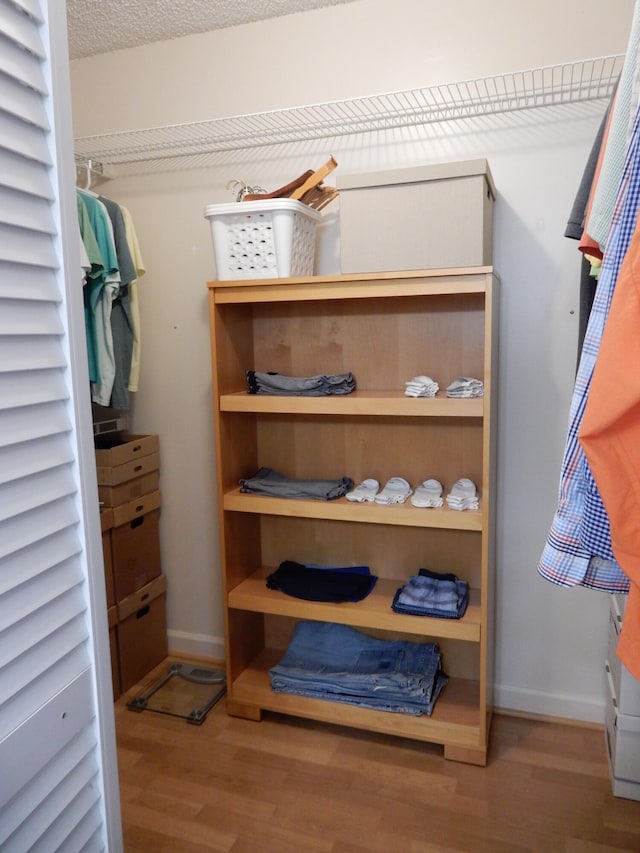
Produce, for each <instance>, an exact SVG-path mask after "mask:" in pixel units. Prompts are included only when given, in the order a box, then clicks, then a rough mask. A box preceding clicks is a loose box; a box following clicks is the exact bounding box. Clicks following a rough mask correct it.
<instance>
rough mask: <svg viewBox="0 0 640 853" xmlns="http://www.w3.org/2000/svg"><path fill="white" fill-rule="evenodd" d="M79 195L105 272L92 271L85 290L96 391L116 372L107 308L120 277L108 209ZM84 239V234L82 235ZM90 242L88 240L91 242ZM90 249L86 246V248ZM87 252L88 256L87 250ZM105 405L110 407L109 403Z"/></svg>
mask: <svg viewBox="0 0 640 853" xmlns="http://www.w3.org/2000/svg"><path fill="white" fill-rule="evenodd" d="M77 195H78V197H79V198H80V199H81V201H82V202H83V203H84V208H85V209H86V212H87V222H88V223H89V226H90V228H91V231H92V232H93V236H94V239H95V242H96V243H97V246H98V249H99V252H100V256H101V258H102V269H101V270H100V271H99V272H98V271H97V270H96V271H95V274H94V270H93V267H92V271H91V274H90V275H89V276H88V277H87V280H86V283H85V286H84V307H85V327H86V334H87V347H88V353H89V378H90V379H91V383H92V389H94V388H96V387H99V386H101V385H102V384H103V383H109V382H110V381H111V380H110V377H111V376H112V374H113V373H114V372H115V365H114V361H113V338H112V335H111V321H110V316H109V314H110V312H109V309H108V306H109V304H110V303H111V300H112V298H113V294H114V293H115V292H116V291H117V288H118V286H119V281H120V273H119V271H118V259H117V256H116V251H115V244H114V240H113V227H112V225H111V220H110V219H109V215H108V213H107V211H106V208H105V206H104V205H103V204H102V202H100V201H99V200H98V197H97V196H96V195H95V194H94V193H91V192H89V191H87V190H77ZM79 207H80V204H79ZM81 227H82V223H81ZM84 239H85V232H83V240H84ZM90 239H91V238H90V237H88V240H89V241H90ZM87 245H88V244H87V242H85V246H87ZM87 252H89V249H88V248H87ZM105 290H106V292H105ZM92 396H93V392H92ZM97 402H101V401H97ZM103 405H108V401H107V403H103Z"/></svg>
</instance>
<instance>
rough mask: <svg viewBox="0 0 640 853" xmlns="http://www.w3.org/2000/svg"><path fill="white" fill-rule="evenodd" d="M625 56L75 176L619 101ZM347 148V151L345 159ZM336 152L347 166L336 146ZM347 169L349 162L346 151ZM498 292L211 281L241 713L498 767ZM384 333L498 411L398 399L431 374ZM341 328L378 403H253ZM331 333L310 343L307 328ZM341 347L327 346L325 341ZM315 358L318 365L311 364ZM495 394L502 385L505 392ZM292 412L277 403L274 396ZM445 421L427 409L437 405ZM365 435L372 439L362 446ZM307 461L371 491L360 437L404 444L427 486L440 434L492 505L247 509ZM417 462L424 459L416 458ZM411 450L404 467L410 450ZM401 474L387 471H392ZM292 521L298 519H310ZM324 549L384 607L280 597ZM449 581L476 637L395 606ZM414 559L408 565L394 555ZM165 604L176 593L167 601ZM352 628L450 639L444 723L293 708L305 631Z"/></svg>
mask: <svg viewBox="0 0 640 853" xmlns="http://www.w3.org/2000/svg"><path fill="white" fill-rule="evenodd" d="M622 62H623V56H619V55H616V56H608V57H601V58H595V59H587V60H583V61H580V62H572V63H567V64H563V65H556V66H549V67H545V68H537V69H531V70H525V71H519V72H514V73H512V74H504V75H495V76H492V77H490V78H482V79H476V80H469V81H462V82H457V83H451V84H443V85H439V86H432V87H427V88H421V89H413V90H408V91H403V92H394V93H381V94H376V95H372V96H368V97H362V98H357V99H350V100H344V101H336V102H331V103H323V104H314V105H307V106H302V107H294V108H288V109H282V110H275V111H271V112H264V113H256V114H252V115H245V116H232V117H227V118H220V119H214V120H211V121H205V122H195V123H187V124H181V125H172V126H167V127H157V128H147V129H140V130H132V131H126V132H119V133H110V134H101V135H96V136H90V137H82V138H78V139H76V141H75V156H76V163H77V166H78V168H79V169H80V170H82V169H85V170H86V173H87V174H90V173H93V174H95V175H97V176H98V179H99V180H104V179H105V178H108V177H109V176H113V177H117V178H126V177H127V176H133V175H139V174H153V173H155V172H158V173H160V172H170V171H174V170H175V171H178V170H182V169H194V168H206V167H209V166H213V165H217V164H219V163H220V162H223V161H224V160H225V158H226V157H228V156H229V155H231V154H232V153H233V152H237V151H239V150H243V149H259V148H260V147H263V146H275V145H285V146H286V145H290V144H295V143H298V142H302V141H308V140H332V141H333V140H339V139H340V138H341V137H347V136H353V135H363V134H367V133H371V132H374V131H381V130H382V131H385V130H391V129H396V128H411V127H414V126H420V125H427V124H430V123H437V122H464V121H465V120H468V119H473V118H478V117H484V116H492V115H498V114H501V113H507V112H511V111H519V110H527V109H535V108H538V107H554V106H560V105H566V104H576V103H580V102H582V101H589V100H596V99H606V98H608V97H609V96H610V95H611V92H612V89H613V86H614V85H615V82H616V80H617V78H618V76H619V73H620V70H621V68H622ZM332 147H333V146H332ZM333 150H336V148H335V147H334V148H333ZM336 153H339V150H336ZM497 285H498V278H497V276H496V275H495V273H494V272H493V270H492V269H491V267H484V266H477V267H474V268H466V269H455V268H454V269H449V270H417V271H410V272H407V273H406V274H403V275H394V274H392V273H388V274H381V273H380V274H376V273H370V274H357V273H356V274H350V275H344V276H334V277H317V276H316V277H309V278H307V279H304V280H302V279H290V280H281V281H278V280H269V281H244V282H229V281H217V282H210V283H209V284H208V287H209V299H210V320H211V331H212V343H211V347H212V364H213V376H214V413H215V428H216V440H217V448H216V452H217V454H218V469H219V478H220V479H219V491H218V501H219V513H220V530H221V539H222V544H221V548H222V558H223V578H224V580H223V596H224V604H223V608H224V612H225V624H226V636H225V641H226V646H227V648H226V653H227V682H228V691H229V696H228V709H229V712H230V713H232V714H236V715H238V716H244V717H247V718H250V719H259V718H260V715H261V713H262V711H263V710H266V709H270V710H275V711H280V712H284V713H288V714H293V715H298V716H302V717H309V718H312V719H318V720H325V721H330V722H338V723H341V724H345V725H350V726H361V727H363V728H370V729H372V730H376V731H386V732H391V733H395V734H399V735H402V736H406V737H412V738H416V739H421V740H425V741H433V742H436V743H441V744H443V745H444V750H445V756H446V757H448V758H451V759H457V760H462V761H467V762H470V763H476V764H484V763H485V762H486V751H487V744H488V735H489V725H490V717H491V705H492V697H491V686H490V685H491V682H492V643H493V638H492V635H493V627H492V620H493V592H492V589H493V574H494V566H493V560H494V519H493V505H494V501H495V493H494V491H495V490H494V486H495V454H494V449H495V440H496V438H495V406H496V397H495V387H492V379H495V365H496V352H497V295H496V294H497ZM443 317H445V318H446V322H447V329H448V330H449V331H450V332H452V334H453V337H454V339H455V340H457V341H459V342H460V344H461V350H462V351H464V352H465V354H466V355H467V356H468V359H467V361H466V363H465V364H463V363H461V362H456V356H455V355H454V353H453V349H452V347H451V346H450V345H449V343H448V342H447V341H446V340H441V339H440V340H439V339H438V334H437V333H435V334H434V340H439V344H440V345H439V346H437V347H436V346H434V348H433V349H430V350H428V351H427V352H425V351H424V350H421V349H420V348H421V347H422V346H423V344H422V343H420V340H419V336H418V337H416V335H415V328H416V324H426V326H427V327H429V328H431V329H433V330H435V329H436V328H437V323H436V318H437V319H440V320H441V319H442V318H443ZM372 321H373V322H375V323H378V324H379V331H380V338H381V339H384V338H388V339H390V340H396V342H397V338H394V335H397V334H398V331H397V329H398V328H401V329H402V330H404V332H406V335H407V337H408V338H409V339H411V340H412V341H413V343H415V345H416V348H415V349H414V352H413V355H412V359H411V360H410V361H411V363H417V362H418V361H419V360H420V357H422V361H423V363H425V362H428V361H429V359H431V363H432V364H434V366H435V368H436V370H439V371H440V372H441V373H442V374H443V375H449V376H450V378H453V374H454V373H469V372H470V371H472V372H473V370H475V373H476V374H477V375H478V376H480V377H482V379H483V381H484V383H485V388H486V392H487V393H486V396H485V398H484V400H483V401H482V402H479V401H452V400H444V399H438V400H437V401H421V405H419V406H418V407H415V406H413V407H412V406H411V402H415V401H408V400H406V399H405V398H403V397H402V395H401V394H399V393H398V391H397V389H398V388H399V387H400V386H401V385H403V383H404V381H405V380H406V379H408V378H409V377H410V376H411V375H413V372H412V370H410V369H409V366H408V364H409V363H407V364H400V365H398V364H396V365H395V367H394V368H393V370H392V368H391V367H388V368H387V370H391V373H390V374H389V375H388V376H387V382H386V384H383V385H382V386H380V385H378V384H377V379H376V377H375V373H374V372H373V371H372V365H373V364H375V363H376V354H375V351H374V350H367V349H366V344H367V341H369V343H371V341H370V340H369V337H370V333H369V327H368V324H369V323H371V322H372ZM330 326H331V327H335V328H337V327H339V328H340V329H341V332H342V338H343V340H344V341H351V342H356V341H360V342H362V343H363V347H364V348H363V350H362V352H361V353H360V355H357V354H356V351H355V350H354V351H353V352H352V353H351V354H352V355H353V356H354V359H352V360H351V361H348V359H347V357H346V355H345V352H346V350H345V352H343V354H342V355H340V356H339V357H338V359H337V361H336V363H335V365H334V367H335V370H336V371H338V370H344V369H350V366H351V364H353V363H354V360H355V363H357V364H358V368H359V369H358V372H359V375H360V377H362V380H361V381H362V382H363V384H362V386H361V387H362V390H359V391H358V393H357V394H356V395H354V396H353V398H345V399H344V400H340V401H339V402H337V403H336V401H331V405H328V404H327V403H326V402H325V403H322V402H315V403H312V402H309V401H308V400H307V401H305V402H300V401H298V402H296V401H295V400H294V401H293V402H291V401H290V400H289V401H288V402H287V403H283V401H282V399H281V398H280V399H279V401H277V402H273V400H269V401H266V400H265V398H261V397H259V396H258V397H249V396H247V395H246V390H245V389H244V388H243V384H244V371H245V370H246V368H247V367H248V366H250V365H252V364H255V363H256V361H257V357H258V356H260V355H261V354H262V355H265V354H267V355H269V356H271V357H273V356H274V352H273V351H269V343H268V341H269V336H270V335H274V334H275V335H276V336H281V337H283V338H284V339H286V341H287V347H288V354H289V356H288V357H289V360H286V361H284V362H282V363H281V364H279V363H278V358H277V357H275V358H272V360H271V362H270V368H269V369H279V370H282V371H283V372H285V371H287V372H291V368H292V366H293V367H295V366H297V367H298V368H299V370H298V373H301V372H304V371H305V370H307V371H310V372H313V371H312V366H313V365H317V364H318V360H319V358H320V355H321V352H320V350H321V349H322V347H323V346H327V339H326V335H327V328H328V327H330ZM309 327H310V328H312V329H314V330H315V332H314V334H313V335H311V336H310V337H309V336H307V335H306V333H305V334H304V335H303V334H302V330H303V329H307V328H309ZM323 336H324V337H323ZM314 347H316V348H317V351H316V352H315V356H316V358H314V351H313V348H314ZM494 384H495V383H494ZM276 400H278V398H276ZM429 402H430V403H432V404H433V405H431V406H428V405H422V403H425V404H426V403H429ZM363 431H364V433H363ZM281 434H285V435H286V436H287V447H288V448H294V454H295V455H294V463H293V466H294V469H295V471H296V473H297V474H299V475H300V476H307V475H310V468H309V466H310V458H309V452H308V450H305V451H303V450H301V449H300V448H305V447H306V448H309V447H311V448H314V449H315V450H316V451H317V453H318V454H319V455H318V456H317V457H316V459H317V460H319V464H320V468H321V469H323V471H325V472H328V470H329V460H330V457H331V453H332V452H333V450H334V449H335V448H336V447H339V448H340V449H341V453H344V454H345V457H353V458H356V459H357V464H356V468H357V471H356V477H357V476H366V474H367V471H366V465H365V462H364V460H363V457H362V453H363V450H362V441H363V439H362V438H361V436H362V435H363V434H366V442H368V443H370V444H371V445H372V446H373V447H375V451H376V454H377V456H378V457H379V458H380V459H381V460H383V461H384V460H386V461H387V467H386V469H385V471H386V473H387V474H391V473H393V471H392V468H393V464H394V462H393V459H392V458H391V454H392V453H393V450H392V448H394V447H395V448H397V441H398V436H400V441H401V445H402V449H401V450H400V451H399V452H400V453H401V455H402V461H403V462H404V465H405V467H406V468H408V469H411V470H412V475H413V477H414V480H417V478H418V476H419V475H421V474H422V473H424V472H422V471H421V470H420V471H419V470H418V467H417V466H416V465H415V464H414V463H412V462H411V461H410V460H411V458H412V456H413V457H414V459H415V457H416V456H418V455H419V451H418V448H419V447H420V444H421V441H422V439H423V437H424V435H428V436H429V440H430V441H432V442H433V443H434V445H435V446H437V447H438V448H439V449H440V450H441V451H442V454H443V456H442V460H443V461H442V465H441V467H442V471H441V476H442V478H443V479H444V480H446V482H447V485H451V478H452V477H453V476H454V473H455V472H456V471H457V472H458V473H462V471H461V465H462V468H464V473H466V474H468V475H471V476H473V478H474V479H475V480H476V481H477V483H478V485H479V487H480V489H479V491H480V494H481V504H480V508H479V509H478V510H472V511H470V512H464V513H456V512H452V511H447V510H444V511H440V510H438V511H436V512H433V513H425V512H424V511H420V510H418V509H415V508H413V507H409V506H405V507H402V508H392V509H391V510H390V508H386V507H385V508H379V507H364V508H362V507H354V506H351V505H348V503H347V502H346V501H344V500H340V501H338V502H335V503H334V502H330V503H327V504H324V505H321V506H320V507H319V506H318V504H316V503H314V502H291V501H282V500H277V499H268V498H257V497H250V496H247V495H243V494H241V493H240V492H239V491H238V488H237V484H238V480H239V479H240V478H241V477H246V476H248V475H250V474H251V469H252V468H258V467H259V466H260V465H264V464H267V463H266V456H267V455H268V453H269V452H270V453H272V454H273V455H272V456H271V459H270V460H269V461H270V462H273V460H274V459H275V460H276V461H278V460H279V461H281V462H282V463H283V464H284V462H285V459H286V455H285V456H283V455H282V454H283V453H285V451H284V449H283V448H282V447H280V448H278V445H279V441H280V439H279V438H278V436H279V435H281ZM412 449H413V454H412ZM396 452H398V451H397V450H396ZM383 468H384V466H383ZM292 504H293V506H292ZM307 539H308V540H310V541H313V542H315V543H320V544H319V545H317V557H318V559H321V558H322V559H325V560H330V559H332V558H333V559H336V558H337V554H336V550H335V547H337V545H340V546H341V547H342V548H344V552H346V553H348V554H349V556H350V557H351V559H353V560H362V559H365V558H370V559H369V562H371V563H373V564H376V565H377V563H376V560H377V559H378V557H377V556H376V555H380V554H382V555H383V556H382V564H383V569H382V571H381V573H380V581H379V585H378V587H377V591H376V595H375V596H373V597H372V598H371V600H369V602H368V603H367V604H366V605H365V606H364V607H363V606H361V605H357V604H354V605H350V606H347V607H342V606H327V605H320V604H314V605H310V604H304V605H301V604H300V603H299V602H298V603H296V602H295V601H294V600H293V599H287V597H286V596H284V595H282V594H281V593H273V592H272V591H270V590H267V589H266V588H265V577H266V575H267V574H268V572H269V571H271V570H272V569H273V568H274V566H275V565H277V563H278V560H280V559H284V558H285V557H286V556H287V555H286V554H284V553H283V552H282V548H281V545H280V543H282V542H283V541H284V542H288V543H299V544H300V543H302V542H304V541H305V540H307ZM425 541H427V542H428V543H429V544H428V546H427V551H428V552H429V554H431V555H432V556H433V559H435V560H439V561H440V565H441V566H444V567H445V568H447V569H449V570H450V571H458V572H462V573H463V574H464V575H465V576H466V577H468V579H469V582H470V586H471V600H470V606H469V609H468V612H467V614H466V615H465V617H464V618H463V619H461V620H460V621H453V620H452V621H448V620H435V622H432V624H430V625H429V627H428V628H427V627H425V624H424V621H423V620H422V619H421V617H418V616H403V617H400V618H398V617H397V615H396V614H393V613H392V612H391V610H390V609H389V599H390V598H391V597H392V594H393V590H394V589H395V588H396V587H397V586H398V584H399V583H400V582H401V579H402V578H403V577H405V576H406V574H407V573H408V569H409V566H410V565H413V564H415V567H416V568H417V565H418V563H419V561H420V552H421V550H422V551H424V542H425ZM389 549H392V551H393V553H395V554H399V555H401V559H400V561H399V564H398V565H394V560H393V558H392V556H391V553H390V550H389ZM163 592H164V590H163ZM305 618H309V619H312V620H316V621H319V622H325V621H326V622H328V621H331V622H337V623H340V624H343V625H350V626H355V627H358V628H363V629H365V630H366V631H369V632H371V633H373V634H375V635H382V636H386V635H389V636H391V635H393V636H403V637H414V638H421V639H423V638H425V637H427V636H428V637H432V638H436V639H437V640H438V642H440V643H441V644H442V646H443V648H444V651H445V660H446V661H447V665H448V666H450V667H451V682H450V684H449V685H447V688H445V692H443V694H442V700H441V705H440V707H439V708H438V709H437V710H436V712H434V715H433V717H430V718H427V719H422V718H419V719H417V720H416V719H414V718H411V717H408V716H407V717H403V716H402V715H398V714H395V715H385V714H383V713H379V712H375V711H368V710H367V711H365V710H355V709H353V708H350V707H348V706H346V705H339V706H338V705H336V703H331V702H317V701H316V700H310V699H302V698H292V697H285V698H283V697H282V696H277V695H276V694H275V693H273V692H272V691H271V690H270V688H269V680H268V670H269V668H270V666H272V665H273V663H274V662H275V660H276V657H277V654H279V653H281V652H282V649H283V648H285V647H286V643H287V641H288V638H289V637H290V636H291V630H292V626H293V625H295V623H296V622H297V621H299V620H301V619H305Z"/></svg>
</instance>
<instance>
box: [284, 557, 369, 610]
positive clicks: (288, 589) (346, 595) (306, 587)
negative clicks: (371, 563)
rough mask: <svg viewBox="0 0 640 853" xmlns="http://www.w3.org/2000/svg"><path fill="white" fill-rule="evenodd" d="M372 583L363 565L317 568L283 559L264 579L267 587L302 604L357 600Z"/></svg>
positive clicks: (360, 598)
mask: <svg viewBox="0 0 640 853" xmlns="http://www.w3.org/2000/svg"><path fill="white" fill-rule="evenodd" d="M376 581H377V577H375V576H374V575H372V574H371V573H370V571H369V569H368V567H367V566H354V567H353V568H352V569H350V568H349V567H339V568H335V569H332V568H329V567H324V568H317V567H312V566H305V565H304V564H303V563H296V562H294V561H293V560H285V561H284V562H282V563H280V565H279V566H278V568H277V569H276V571H275V572H272V573H271V574H270V575H269V576H268V577H267V587H268V588H269V589H279V590H280V591H281V592H284V593H286V595H291V596H292V597H293V598H303V599H305V600H306V601H330V602H333V603H339V602H341V601H361V600H362V599H363V598H366V597H367V595H369V593H370V592H371V590H372V589H373V587H374V586H375V583H376Z"/></svg>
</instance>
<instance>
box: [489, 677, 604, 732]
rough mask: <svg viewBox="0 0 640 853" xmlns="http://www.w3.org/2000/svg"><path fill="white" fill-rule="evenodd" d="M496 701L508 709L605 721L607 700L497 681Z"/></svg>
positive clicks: (575, 718) (495, 702)
mask: <svg viewBox="0 0 640 853" xmlns="http://www.w3.org/2000/svg"><path fill="white" fill-rule="evenodd" d="M493 704H494V707H495V708H499V709H500V710H501V711H503V712H504V713H507V714H508V713H509V711H517V712H519V713H524V714H536V715H540V716H544V717H558V718H564V719H567V720H579V721H581V722H585V723H597V724H604V717H605V700H604V697H603V698H602V700H601V701H599V700H596V699H594V698H593V697H589V698H586V697H584V696H576V695H574V694H570V693H543V692H542V691H540V690H527V689H524V688H522V687H509V686H508V685H504V684H502V685H495V687H494V688H493Z"/></svg>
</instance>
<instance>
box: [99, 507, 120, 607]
mask: <svg viewBox="0 0 640 853" xmlns="http://www.w3.org/2000/svg"><path fill="white" fill-rule="evenodd" d="M112 527H113V510H110V509H105V510H102V512H101V513H100V528H101V530H102V559H103V562H104V582H105V586H106V591H107V607H111V606H112V605H114V604H115V603H116V592H115V585H114V580H113V556H112V552H111V528H112Z"/></svg>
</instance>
